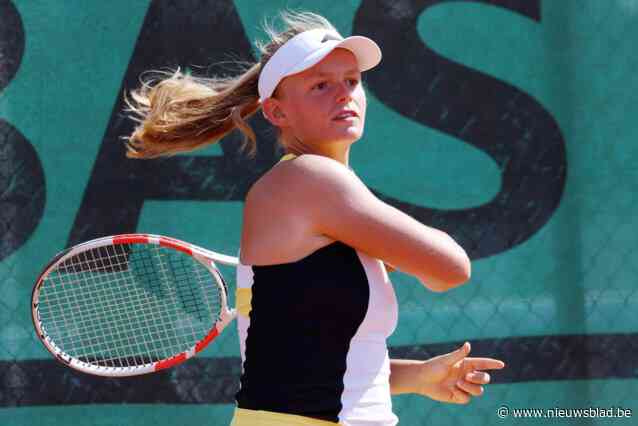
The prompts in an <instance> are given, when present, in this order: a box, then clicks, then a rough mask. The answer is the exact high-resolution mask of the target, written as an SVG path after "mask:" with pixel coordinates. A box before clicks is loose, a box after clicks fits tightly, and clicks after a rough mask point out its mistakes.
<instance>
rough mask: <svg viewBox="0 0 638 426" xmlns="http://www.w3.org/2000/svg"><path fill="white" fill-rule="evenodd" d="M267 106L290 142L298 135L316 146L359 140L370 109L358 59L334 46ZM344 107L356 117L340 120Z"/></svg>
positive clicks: (282, 84)
mask: <svg viewBox="0 0 638 426" xmlns="http://www.w3.org/2000/svg"><path fill="white" fill-rule="evenodd" d="M268 103H270V104H269V105H267V104H268ZM264 107H265V108H264V111H265V112H266V114H267V117H268V118H269V120H270V121H271V122H273V124H275V125H276V126H278V127H279V128H280V129H281V131H282V136H283V137H284V139H285V140H290V137H291V136H292V137H295V138H296V139H297V140H299V141H301V143H302V144H303V145H304V146H306V147H312V146H314V147H316V148H318V147H319V146H320V145H326V144H335V143H337V144H351V143H353V142H354V141H356V140H358V139H359V138H360V137H361V136H362V134H363V127H364V123H365V113H366V96H365V92H364V90H363V86H362V85H361V72H360V71H359V69H358V64H357V60H356V57H355V56H354V54H353V53H352V52H350V51H349V50H346V49H335V50H333V51H332V52H331V53H330V54H328V55H327V56H326V57H325V58H324V59H323V60H321V61H320V62H319V63H317V64H315V65H314V66H312V67H311V68H308V69H307V70H305V71H303V72H300V73H298V74H294V75H291V76H288V77H286V78H284V79H283V80H282V81H281V82H280V83H279V85H278V86H277V90H276V92H275V94H274V96H273V97H272V98H270V99H269V100H267V101H266V103H265V104H264ZM344 111H352V112H354V113H355V116H349V117H347V118H337V117H338V116H339V114H342V113H343V112H344Z"/></svg>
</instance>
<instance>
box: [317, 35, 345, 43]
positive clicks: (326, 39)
mask: <svg viewBox="0 0 638 426" xmlns="http://www.w3.org/2000/svg"><path fill="white" fill-rule="evenodd" d="M328 40H337V41H340V40H341V39H340V38H339V37H337V36H335V35H333V34H326V35H325V36H323V39H322V40H321V42H322V43H325V42H327V41H328Z"/></svg>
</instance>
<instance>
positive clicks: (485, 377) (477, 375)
mask: <svg viewBox="0 0 638 426" xmlns="http://www.w3.org/2000/svg"><path fill="white" fill-rule="evenodd" d="M465 380H467V381H468V382H470V383H476V384H477V385H486V384H488V383H489V382H490V380H491V377H490V375H489V374H487V373H484V372H482V371H473V372H471V373H467V374H466V375H465Z"/></svg>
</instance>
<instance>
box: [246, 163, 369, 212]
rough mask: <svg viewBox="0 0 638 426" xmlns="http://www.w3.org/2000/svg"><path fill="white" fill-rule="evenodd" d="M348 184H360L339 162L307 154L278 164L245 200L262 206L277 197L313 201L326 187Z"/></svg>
mask: <svg viewBox="0 0 638 426" xmlns="http://www.w3.org/2000/svg"><path fill="white" fill-rule="evenodd" d="M344 181H346V182H344ZM347 181H350V182H351V183H353V182H357V183H360V181H359V180H358V178H356V177H355V176H354V175H353V174H352V173H351V172H350V170H349V169H348V168H347V167H346V166H344V165H343V164H341V163H339V162H338V161H336V160H333V159H331V158H328V157H324V156H321V155H314V154H304V155H301V156H299V157H297V158H294V159H292V160H288V161H284V162H281V163H279V164H276V165H275V166H274V167H273V168H272V169H270V170H269V171H268V172H267V173H266V174H264V175H263V176H262V177H261V178H260V179H259V180H258V181H257V182H255V184H254V185H253V187H252V188H251V189H250V191H249V193H248V195H247V197H246V202H247V203H250V202H257V203H259V202H263V201H265V200H271V201H272V200H274V199H275V198H276V199H277V200H278V201H279V202H281V201H284V200H286V199H289V198H292V199H295V200H300V197H301V199H304V198H306V197H308V198H312V197H313V196H315V195H317V192H316V191H319V192H321V191H325V190H326V189H327V188H326V185H327V186H330V185H335V184H337V185H338V184H339V183H341V184H347ZM295 204H299V203H295ZM294 207H295V206H291V208H294Z"/></svg>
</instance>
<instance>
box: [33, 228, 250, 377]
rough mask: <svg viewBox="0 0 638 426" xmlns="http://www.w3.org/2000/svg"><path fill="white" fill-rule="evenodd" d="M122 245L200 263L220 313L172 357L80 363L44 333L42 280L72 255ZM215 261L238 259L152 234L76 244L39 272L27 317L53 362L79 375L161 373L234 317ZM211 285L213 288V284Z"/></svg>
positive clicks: (205, 342)
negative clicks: (216, 290)
mask: <svg viewBox="0 0 638 426" xmlns="http://www.w3.org/2000/svg"><path fill="white" fill-rule="evenodd" d="M122 244H155V245H160V246H162V247H167V248H171V249H174V250H177V251H180V252H182V253H185V254H187V255H189V256H191V257H193V258H194V259H196V260H197V261H198V262H199V263H201V264H202V265H203V266H204V267H205V268H206V269H207V270H208V271H209V272H210V273H211V275H212V276H213V277H214V281H215V284H216V285H217V286H218V287H219V289H220V292H219V293H220V302H221V311H220V315H219V317H218V318H217V321H216V322H215V324H214V326H213V327H212V328H211V329H210V330H209V331H208V333H207V334H206V336H204V337H203V338H202V339H200V340H199V341H197V342H196V343H195V344H194V345H193V346H192V347H190V348H189V349H187V350H185V351H183V352H180V353H178V354H175V355H173V356H171V357H168V358H166V359H162V360H158V361H154V362H149V363H145V364H141V365H136V366H122V367H107V366H101V365H95V364H91V363H88V362H85V361H82V360H79V359H77V358H75V357H73V356H71V355H69V354H67V353H66V352H64V351H63V350H62V348H60V347H59V346H58V345H57V344H56V343H55V342H54V341H53V340H52V339H51V337H50V336H48V335H47V334H46V332H45V329H44V327H43V326H42V321H41V318H40V312H39V309H38V305H39V297H40V291H41V289H42V287H43V286H44V285H45V283H46V279H47V277H48V275H49V273H51V271H53V270H54V269H55V268H56V267H57V266H59V265H60V264H62V263H64V262H65V261H66V260H67V259H69V258H71V257H73V256H76V255H78V254H80V253H83V252H86V251H88V250H92V249H95V248H98V247H106V246H114V245H122ZM215 262H219V263H221V264H226V265H231V266H237V264H238V263H239V260H238V259H237V258H236V257H234V256H228V255H224V254H221V253H217V252H214V251H211V250H207V249H204V248H202V247H198V246H196V245H193V244H189V243H187V242H184V241H181V240H178V239H175V238H170V237H166V236H162V235H154V234H121V235H112V236H107V237H101V238H96V239H93V240H90V241H86V242H84V243H80V244H78V245H76V246H73V247H71V248H68V249H66V250H63V251H61V252H60V253H58V254H57V255H56V256H55V257H54V258H53V259H52V260H51V261H50V262H49V263H48V264H47V265H46V267H45V268H44V269H43V270H42V272H41V273H40V275H39V276H38V278H37V280H36V282H35V285H34V286H33V291H32V293H31V317H32V320H33V326H34V327H35V330H36V334H37V336H38V338H39V339H40V341H41V342H42V343H43V344H44V346H45V348H46V349H47V350H48V351H49V352H51V354H52V355H53V356H54V357H55V359H56V360H58V361H59V362H61V363H62V364H63V365H65V366H67V367H70V368H73V369H75V370H77V371H81V372H83V373H88V374H92V375H96V376H103V377H128V376H137V375H141V374H150V373H155V372H157V371H161V370H164V369H167V368H171V367H174V366H176V365H178V364H181V363H182V362H184V361H186V360H187V359H189V358H192V357H193V356H195V355H196V354H197V353H198V352H201V351H202V350H203V349H204V348H205V347H206V346H208V345H209V344H210V343H211V342H212V341H213V340H214V339H215V338H216V337H217V336H218V335H219V334H220V333H221V332H222V331H223V330H224V328H226V326H227V325H228V324H229V323H230V322H231V321H232V320H233V319H234V318H235V316H236V310H235V309H230V308H229V307H228V286H227V285H226V282H225V281H224V277H223V276H222V274H221V272H220V271H219V269H218V268H217V265H216V264H215ZM215 284H213V285H215Z"/></svg>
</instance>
